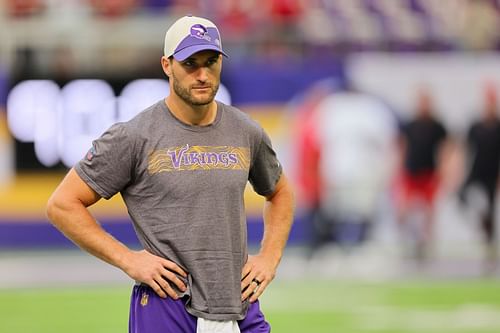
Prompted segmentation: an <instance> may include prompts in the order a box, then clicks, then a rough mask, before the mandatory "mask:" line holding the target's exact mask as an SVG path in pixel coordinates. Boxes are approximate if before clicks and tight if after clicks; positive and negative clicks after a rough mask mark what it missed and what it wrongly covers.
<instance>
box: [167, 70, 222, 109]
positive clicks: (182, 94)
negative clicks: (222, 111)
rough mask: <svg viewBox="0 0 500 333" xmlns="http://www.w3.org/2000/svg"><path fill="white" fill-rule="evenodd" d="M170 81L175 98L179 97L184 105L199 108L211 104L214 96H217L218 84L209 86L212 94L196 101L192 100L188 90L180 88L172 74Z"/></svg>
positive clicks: (195, 99)
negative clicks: (172, 82)
mask: <svg viewBox="0 0 500 333" xmlns="http://www.w3.org/2000/svg"><path fill="white" fill-rule="evenodd" d="M172 79H173V81H174V92H175V94H176V95H177V96H179V97H180V98H181V99H182V100H183V101H184V102H186V104H189V105H193V106H201V105H208V104H210V103H212V101H213V100H214V98H215V95H216V94H217V91H218V90H219V84H217V85H215V86H210V87H211V88H212V93H211V94H210V95H209V96H208V97H207V98H204V99H197V98H194V97H193V96H192V95H191V93H190V91H189V89H187V88H184V87H182V86H181V85H180V84H179V81H178V80H177V78H176V77H175V75H174V74H173V73H172Z"/></svg>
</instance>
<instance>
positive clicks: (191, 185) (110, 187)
mask: <svg viewBox="0 0 500 333" xmlns="http://www.w3.org/2000/svg"><path fill="white" fill-rule="evenodd" d="M223 55H224V56H225V53H224V51H223V50H222V46H221V39H220V35H219V31H218V29H217V27H216V26H215V25H214V24H213V23H212V22H211V21H209V20H206V19H203V18H199V17H194V16H185V17H182V18H180V19H179V20H177V21H176V22H175V23H174V24H173V25H172V26H171V27H170V28H169V29H168V31H167V33H166V35H165V49H164V56H163V57H162V59H161V64H162V67H163V70H164V72H165V74H166V75H167V76H168V78H169V84H170V94H169V95H168V97H167V98H165V99H164V100H161V101H159V102H158V103H156V104H154V105H152V106H151V107H149V108H147V109H146V110H144V111H143V112H141V113H140V114H139V115H137V116H136V117H135V118H133V119H132V120H130V121H128V122H125V123H118V124H115V125H113V126H112V127H111V128H110V129H109V130H108V131H107V132H105V133H104V134H103V135H102V136H101V137H100V138H99V139H97V140H95V141H94V142H93V144H92V147H91V148H90V150H89V152H88V153H87V155H86V156H85V157H84V158H83V159H82V160H81V161H80V162H79V163H78V164H77V165H76V166H75V167H74V168H73V169H71V170H70V171H69V173H68V175H67V176H66V177H65V179H64V180H63V181H62V182H61V184H60V185H59V187H58V188H57V189H56V191H55V192H54V193H53V195H52V197H51V198H50V200H49V203H48V207H47V214H48V216H49V218H50V220H51V221H52V222H53V224H54V225H55V226H56V227H57V228H59V230H61V232H63V233H64V234H65V235H66V236H67V237H68V238H70V239H71V240H73V241H74V242H75V243H76V244H78V245H79V246H80V247H82V248H83V249H84V250H86V251H88V252H90V253H91V254H93V255H95V256H97V257H99V258H100V259H102V260H104V261H106V262H108V263H110V264H112V265H114V266H117V267H118V268H120V269H121V270H123V271H124V272H125V273H126V274H128V275H129V276H130V277H131V278H132V279H134V280H135V281H136V285H135V286H134V288H133V292H132V300H131V308H130V321H129V331H130V332H134V333H142V332H148V333H151V332H153V333H154V332H162V333H169V332H170V333H174V332H175V333H179V332H193V333H194V332H197V333H202V332H205V333H206V332H269V331H270V327H269V324H268V323H267V322H266V321H265V319H264V316H263V314H262V312H261V311H260V309H259V303H258V298H259V297H260V296H261V295H262V293H263V292H264V290H265V289H266V287H267V286H268V285H269V283H270V282H271V281H272V280H273V278H274V276H275V274H276V269H277V266H278V264H279V261H280V259H281V257H282V254H283V250H284V247H285V244H286V241H287V239H288V234H289V231H290V228H291V223H292V217H293V194H292V191H291V188H290V185H289V184H288V182H287V180H286V178H285V176H284V174H283V171H282V168H281V164H280V163H279V162H278V159H277V157H276V154H275V152H274V150H273V149H272V147H271V142H270V140H269V137H268V136H267V135H266V133H265V132H264V131H263V129H262V128H261V127H260V126H259V125H258V124H257V123H255V122H254V121H252V120H251V119H250V118H249V117H248V116H246V115H245V114H244V113H242V112H241V111H239V110H238V109H236V108H233V107H230V106H228V105H225V104H222V103H220V102H218V101H215V100H214V96H215V95H216V93H217V89H218V86H219V82H220V73H221V66H222V56H223ZM247 181H250V183H251V184H252V186H253V188H254V190H255V191H256V192H257V193H258V194H260V195H262V196H264V197H265V198H266V203H265V207H264V212H263V217H264V235H263V239H262V243H261V248H260V250H259V252H258V253H257V254H256V255H254V256H250V255H248V252H247V235H246V218H245V209H244V202H243V192H244V189H245V186H246V183H247ZM118 192H119V193H121V195H122V197H123V199H124V201H125V204H126V205H127V209H128V212H129V215H130V217H131V219H132V221H133V224H134V228H135V230H136V232H137V236H138V238H139V240H140V242H141V244H142V246H143V247H144V250H141V251H133V250H131V249H129V248H127V247H126V246H125V245H124V244H122V243H120V242H119V241H117V240H115V239H114V238H112V237H111V236H110V235H109V234H107V233H106V232H105V231H104V230H103V229H102V228H101V227H100V226H99V224H98V223H97V222H96V221H95V219H94V218H93V217H92V216H91V215H90V213H89V211H88V210H87V209H86V208H87V207H88V206H90V205H92V204H94V203H95V202H97V201H98V200H99V199H100V198H101V197H104V198H106V199H109V198H111V197H112V196H113V195H115V194H116V193H118Z"/></svg>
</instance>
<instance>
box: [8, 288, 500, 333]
mask: <svg viewBox="0 0 500 333" xmlns="http://www.w3.org/2000/svg"><path fill="white" fill-rule="evenodd" d="M128 302H129V289H128V288H124V287H119V288H116V287H115V288H104V287H95V288H90V287H89V288H75V289H70V288H67V289H57V290H56V289H26V290H19V289H17V290H0V332H2V333H11V332H20V333H58V332H71V333H80V332H82V333H100V332H102V333H104V332H106V333H114V332H127V316H128ZM262 307H263V309H264V311H265V314H266V316H267V319H268V321H269V322H270V323H271V325H272V327H273V330H272V331H273V333H276V332H278V333H279V332H286V333H293V332H297V333H299V332H300V333H322V332H325V333H326V332H328V333H335V332H340V333H364V332H376V333H404V332H422V333H424V332H425V333H428V332H436V333H438V332H439V333H450V332H460V333H498V332H500V281H499V280H485V281H479V280H467V281H454V282H450V281H425V282H423V281H419V282H384V283H348V282H345V281H321V282H318V281H313V280H308V281H293V282H283V281H275V283H274V284H273V285H272V288H270V289H269V290H268V292H267V294H266V295H265V297H264V298H263V299H262Z"/></svg>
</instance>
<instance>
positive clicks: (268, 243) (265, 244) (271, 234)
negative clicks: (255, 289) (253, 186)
mask: <svg viewBox="0 0 500 333" xmlns="http://www.w3.org/2000/svg"><path fill="white" fill-rule="evenodd" d="M280 183H281V184H280V186H279V187H278V190H277V191H276V192H275V193H274V195H273V196H271V197H269V198H267V200H266V203H265V205H264V237H263V239H262V244H261V249H260V254H262V255H265V256H266V257H269V258H272V260H273V261H274V262H275V265H276V266H277V265H278V264H279V262H280V260H281V257H282V255H283V250H284V248H285V245H286V242H287V240H288V235H289V233H290V229H291V227H292V223H293V211H294V197H293V192H292V189H291V186H290V185H289V184H288V182H287V181H286V179H285V178H283V179H282V180H280Z"/></svg>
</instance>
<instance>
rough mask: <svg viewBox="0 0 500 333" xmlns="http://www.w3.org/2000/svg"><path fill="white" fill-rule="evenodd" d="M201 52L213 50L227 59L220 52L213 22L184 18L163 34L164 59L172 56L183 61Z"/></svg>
mask: <svg viewBox="0 0 500 333" xmlns="http://www.w3.org/2000/svg"><path fill="white" fill-rule="evenodd" d="M203 50H214V51H217V52H220V53H221V54H223V55H224V56H226V57H227V54H226V53H225V52H224V51H223V50H222V42H221V38H220V34H219V29H217V27H216V26H215V24H214V23H213V22H211V21H210V20H207V19H205V18H201V17H196V16H184V17H181V18H180V19H178V20H177V21H175V22H174V24H172V26H170V28H169V29H168V30H167V33H166V34H165V48H164V50H163V53H164V55H165V56H166V57H170V56H173V57H174V58H175V60H177V61H183V60H185V59H187V58H189V56H191V55H192V54H194V53H196V52H200V51H203Z"/></svg>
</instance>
